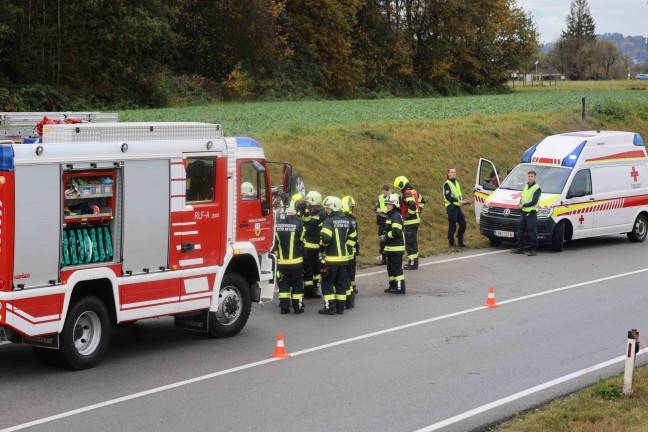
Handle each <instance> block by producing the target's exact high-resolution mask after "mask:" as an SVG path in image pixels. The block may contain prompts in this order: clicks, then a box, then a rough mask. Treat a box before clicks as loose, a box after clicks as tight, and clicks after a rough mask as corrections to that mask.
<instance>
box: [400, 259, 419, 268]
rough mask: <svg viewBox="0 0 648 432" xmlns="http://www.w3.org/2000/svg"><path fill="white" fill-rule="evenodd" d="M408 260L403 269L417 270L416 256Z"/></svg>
mask: <svg viewBox="0 0 648 432" xmlns="http://www.w3.org/2000/svg"><path fill="white" fill-rule="evenodd" d="M409 261H410V262H409V263H408V264H407V265H406V266H405V267H403V268H404V269H405V270H418V258H414V259H411V260H409Z"/></svg>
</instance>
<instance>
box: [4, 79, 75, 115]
mask: <svg viewBox="0 0 648 432" xmlns="http://www.w3.org/2000/svg"><path fill="white" fill-rule="evenodd" d="M14 99H15V101H16V102H17V104H16V110H15V111H62V110H64V109H65V108H66V107H67V106H68V105H69V99H68V97H67V96H66V95H64V94H63V93H61V92H59V91H58V90H57V89H55V88H54V87H52V86H49V85H42V84H35V85H28V86H24V87H21V88H20V89H19V90H18V91H17V92H16V94H15V95H14Z"/></svg>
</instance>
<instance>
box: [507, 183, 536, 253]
mask: <svg viewBox="0 0 648 432" xmlns="http://www.w3.org/2000/svg"><path fill="white" fill-rule="evenodd" d="M527 181H528V183H527V184H525V185H524V189H523V190H522V196H521V197H520V203H519V204H518V208H519V209H520V219H519V220H518V247H517V249H513V250H512V251H511V253H514V254H522V253H524V232H525V231H526V232H527V233H528V234H529V238H530V239H531V251H530V252H529V256H536V255H537V252H536V251H537V250H538V226H537V222H538V202H539V201H540V195H541V194H542V189H540V186H539V185H538V183H536V172H535V171H529V172H528V173H527Z"/></svg>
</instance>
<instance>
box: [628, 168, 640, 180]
mask: <svg viewBox="0 0 648 432" xmlns="http://www.w3.org/2000/svg"><path fill="white" fill-rule="evenodd" d="M630 177H632V178H634V181H635V183H636V182H637V177H639V171H637V170H636V169H635V167H632V171H630Z"/></svg>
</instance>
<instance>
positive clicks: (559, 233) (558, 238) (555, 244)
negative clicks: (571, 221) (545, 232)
mask: <svg viewBox="0 0 648 432" xmlns="http://www.w3.org/2000/svg"><path fill="white" fill-rule="evenodd" d="M564 245H565V222H559V223H558V225H556V227H555V228H554V232H553V236H552V238H551V250H552V251H554V252H562V250H563V246H564Z"/></svg>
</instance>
